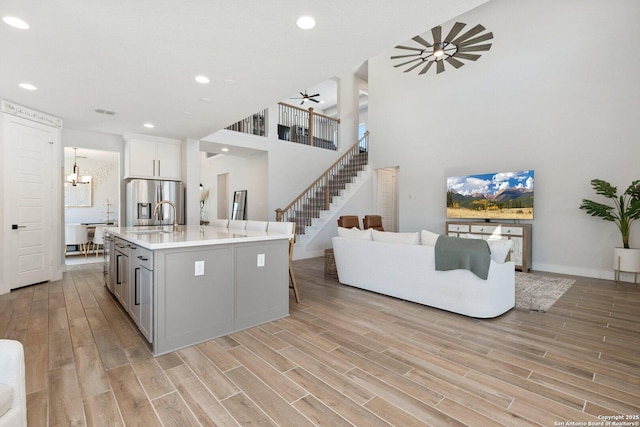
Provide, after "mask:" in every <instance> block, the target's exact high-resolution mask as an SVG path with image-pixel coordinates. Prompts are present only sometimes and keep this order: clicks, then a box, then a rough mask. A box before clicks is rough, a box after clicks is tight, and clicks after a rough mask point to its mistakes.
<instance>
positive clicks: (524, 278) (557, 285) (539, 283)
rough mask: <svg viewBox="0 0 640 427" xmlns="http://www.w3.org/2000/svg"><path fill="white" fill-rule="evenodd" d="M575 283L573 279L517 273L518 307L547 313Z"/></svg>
mask: <svg viewBox="0 0 640 427" xmlns="http://www.w3.org/2000/svg"><path fill="white" fill-rule="evenodd" d="M574 283H575V280H573V279H564V278H561V277H549V276H541V275H538V274H532V273H520V272H516V307H517V308H523V309H525V310H536V311H543V312H544V311H547V310H549V308H551V306H552V305H553V304H554V303H555V302H556V301H558V299H559V298H560V297H561V296H562V295H563V294H564V293H565V292H566V291H567V289H569V288H570V287H571V285H573V284H574Z"/></svg>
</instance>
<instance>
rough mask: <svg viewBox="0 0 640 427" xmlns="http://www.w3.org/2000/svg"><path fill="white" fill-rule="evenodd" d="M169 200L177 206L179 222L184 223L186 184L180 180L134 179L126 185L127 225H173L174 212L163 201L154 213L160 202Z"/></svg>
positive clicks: (176, 213)
mask: <svg viewBox="0 0 640 427" xmlns="http://www.w3.org/2000/svg"><path fill="white" fill-rule="evenodd" d="M162 200H168V201H170V202H171V203H173V204H174V205H175V206H176V212H175V215H176V217H177V222H178V224H184V209H185V208H184V206H185V203H184V200H185V197H184V186H183V184H182V182H179V181H158V180H152V179H132V180H131V181H129V182H128V183H127V186H126V204H125V206H126V215H125V220H126V223H125V225H126V226H127V227H132V226H137V225H171V224H173V218H174V212H173V209H172V208H171V206H169V205H168V204H166V203H163V204H162V205H160V207H159V208H158V212H157V213H156V215H155V216H154V215H153V211H154V208H155V207H156V205H157V204H158V202H160V201H162Z"/></svg>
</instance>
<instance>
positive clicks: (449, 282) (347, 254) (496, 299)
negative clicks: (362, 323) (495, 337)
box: [332, 229, 515, 318]
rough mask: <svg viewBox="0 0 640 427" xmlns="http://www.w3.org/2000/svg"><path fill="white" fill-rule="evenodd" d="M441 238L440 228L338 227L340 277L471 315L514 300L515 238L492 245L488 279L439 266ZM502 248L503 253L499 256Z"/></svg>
mask: <svg viewBox="0 0 640 427" xmlns="http://www.w3.org/2000/svg"><path fill="white" fill-rule="evenodd" d="M345 230H346V231H345ZM367 233H369V235H370V236H371V237H368V236H367ZM421 235H422V236H421ZM436 239H437V235H436V234H434V233H430V232H428V231H424V230H423V231H422V233H389V232H379V231H375V230H373V231H372V230H363V231H359V230H356V229H352V230H347V229H338V237H334V238H333V239H332V242H333V252H334V256H335V262H336V268H337V271H338V280H339V281H340V283H342V284H345V285H349V286H354V287H357V288H362V289H367V290H370V291H373V292H377V293H380V294H384V295H389V296H392V297H396V298H401V299H404V300H408V301H413V302H417V303H420V304H424V305H428V306H431V307H435V308H439V309H443V310H448V311H452V312H454V313H459V314H464V315H466V316H471V317H478V318H491V317H496V316H499V315H501V314H503V313H505V312H507V311H509V310H510V309H511V308H513V307H514V306H515V264H514V263H513V262H511V261H506V262H505V261H504V260H505V259H506V255H507V254H508V250H509V247H510V242H508V243H507V245H509V246H505V245H504V244H503V243H504V242H496V244H497V245H500V246H502V247H498V246H496V249H494V250H493V251H492V259H491V263H490V266H489V275H488V277H487V280H483V279H481V278H479V277H478V276H476V275H475V274H474V273H472V272H471V271H468V270H450V271H436V269H435V250H434V245H435V240H436ZM400 242H402V243H400ZM490 247H491V245H490ZM505 247H506V251H505ZM499 251H502V254H501V255H497V256H494V253H496V254H497V252H499ZM494 258H495V259H494ZM496 259H497V260H500V261H502V262H499V261H496Z"/></svg>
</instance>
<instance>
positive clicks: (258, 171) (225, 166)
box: [200, 153, 269, 221]
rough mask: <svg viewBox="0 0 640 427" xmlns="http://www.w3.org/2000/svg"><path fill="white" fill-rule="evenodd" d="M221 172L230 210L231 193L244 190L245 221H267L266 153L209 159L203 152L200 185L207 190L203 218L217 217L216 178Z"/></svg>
mask: <svg viewBox="0 0 640 427" xmlns="http://www.w3.org/2000/svg"><path fill="white" fill-rule="evenodd" d="M224 173H228V174H229V194H228V200H229V209H231V206H232V202H233V192H234V191H239V190H247V219H251V220H257V221H266V220H267V218H268V213H267V204H268V201H267V199H268V193H269V190H268V187H267V183H268V177H267V175H268V174H267V153H256V154H253V155H251V156H246V157H237V156H226V155H218V156H214V157H210V158H206V155H205V154H204V153H202V155H201V170H200V176H201V178H202V185H203V186H204V187H205V189H208V190H209V198H208V199H207V200H206V202H205V206H204V211H205V212H206V213H205V217H204V218H205V219H208V220H211V219H215V218H216V217H217V194H218V188H217V177H218V175H220V174H224ZM229 218H231V212H229Z"/></svg>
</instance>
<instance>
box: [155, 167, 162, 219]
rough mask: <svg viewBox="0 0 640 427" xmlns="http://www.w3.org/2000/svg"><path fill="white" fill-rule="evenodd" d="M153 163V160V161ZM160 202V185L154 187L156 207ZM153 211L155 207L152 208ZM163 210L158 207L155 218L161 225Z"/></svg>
mask: <svg viewBox="0 0 640 427" xmlns="http://www.w3.org/2000/svg"><path fill="white" fill-rule="evenodd" d="M154 162H155V160H154ZM161 201H162V185H157V186H156V205H157V204H158V203H160V202H161ZM153 208H154V209H155V206H154V207H153ZM163 208H164V206H162V205H160V207H159V208H158V216H157V217H156V220H157V221H158V222H159V223H162V219H163V218H164V215H163V213H162V209H163Z"/></svg>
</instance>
